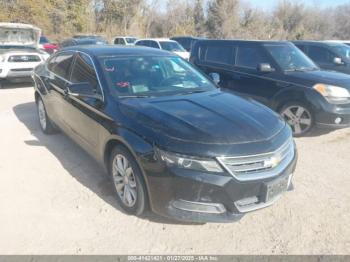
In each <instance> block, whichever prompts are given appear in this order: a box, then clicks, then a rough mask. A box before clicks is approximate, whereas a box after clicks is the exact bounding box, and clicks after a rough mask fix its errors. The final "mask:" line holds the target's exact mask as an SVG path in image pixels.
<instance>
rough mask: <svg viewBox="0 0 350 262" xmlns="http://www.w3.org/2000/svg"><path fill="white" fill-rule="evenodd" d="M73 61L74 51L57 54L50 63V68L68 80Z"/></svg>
mask: <svg viewBox="0 0 350 262" xmlns="http://www.w3.org/2000/svg"><path fill="white" fill-rule="evenodd" d="M72 61H73V54H72V53H68V52H67V53H61V54H58V55H57V56H55V57H53V58H52V59H51V60H50V61H49V63H48V66H47V67H48V68H49V70H50V71H52V72H53V73H55V74H56V75H58V76H60V77H62V78H64V79H66V80H68V79H69V72H70V68H71V65H72Z"/></svg>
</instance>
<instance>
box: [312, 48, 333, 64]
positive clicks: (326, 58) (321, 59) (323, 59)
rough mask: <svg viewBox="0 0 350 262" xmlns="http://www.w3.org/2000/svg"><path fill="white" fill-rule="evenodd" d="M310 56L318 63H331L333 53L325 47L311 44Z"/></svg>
mask: <svg viewBox="0 0 350 262" xmlns="http://www.w3.org/2000/svg"><path fill="white" fill-rule="evenodd" d="M308 55H309V57H310V58H311V59H312V60H314V61H315V62H318V63H330V62H332V57H333V55H332V54H331V52H329V51H328V50H327V49H326V48H324V47H319V46H309V52H308Z"/></svg>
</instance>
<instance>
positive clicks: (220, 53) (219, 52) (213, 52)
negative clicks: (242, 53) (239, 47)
mask: <svg viewBox="0 0 350 262" xmlns="http://www.w3.org/2000/svg"><path fill="white" fill-rule="evenodd" d="M234 53H235V48H234V47H233V46H207V48H206V51H205V55H204V60H205V61H207V62H212V63H216V64H226V65H232V64H233V57H234Z"/></svg>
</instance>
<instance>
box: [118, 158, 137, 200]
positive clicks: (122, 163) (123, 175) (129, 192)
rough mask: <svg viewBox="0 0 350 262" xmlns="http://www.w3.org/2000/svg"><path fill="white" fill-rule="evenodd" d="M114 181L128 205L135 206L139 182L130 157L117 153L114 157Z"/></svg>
mask: <svg viewBox="0 0 350 262" xmlns="http://www.w3.org/2000/svg"><path fill="white" fill-rule="evenodd" d="M112 172H113V182H114V186H115V188H116V191H117V193H118V195H119V197H120V199H121V200H122V202H123V204H124V205H126V206H127V207H133V206H134V205H135V203H136V200H137V184H136V179H135V175H134V171H133V169H132V167H131V165H130V162H129V161H128V159H127V158H126V157H125V156H123V155H121V154H117V155H116V156H115V158H114V159H113V171H112Z"/></svg>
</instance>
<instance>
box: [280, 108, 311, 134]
mask: <svg viewBox="0 0 350 262" xmlns="http://www.w3.org/2000/svg"><path fill="white" fill-rule="evenodd" d="M280 114H281V116H282V117H283V118H284V119H285V120H286V122H287V123H288V124H289V125H290V127H291V128H292V130H293V135H294V136H296V137H299V136H303V135H305V134H306V133H308V132H310V131H311V129H312V128H313V125H314V117H313V114H312V112H311V110H310V109H309V107H308V106H306V105H304V104H303V103H300V102H291V103H287V104H286V105H284V106H283V107H282V108H281V110H280Z"/></svg>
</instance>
